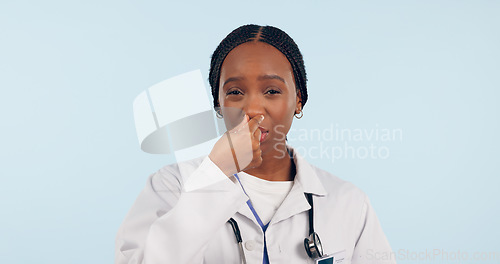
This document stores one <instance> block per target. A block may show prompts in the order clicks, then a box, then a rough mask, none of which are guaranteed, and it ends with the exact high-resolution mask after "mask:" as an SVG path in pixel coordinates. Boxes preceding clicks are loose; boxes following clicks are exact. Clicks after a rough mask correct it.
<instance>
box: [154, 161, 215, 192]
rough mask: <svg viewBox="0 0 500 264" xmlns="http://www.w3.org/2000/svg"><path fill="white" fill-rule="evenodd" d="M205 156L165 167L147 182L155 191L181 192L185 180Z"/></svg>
mask: <svg viewBox="0 0 500 264" xmlns="http://www.w3.org/2000/svg"><path fill="white" fill-rule="evenodd" d="M206 158H207V156H201V157H198V158H194V159H191V160H187V161H182V162H178V163H173V164H169V165H165V166H163V167H162V168H160V169H159V170H158V171H156V172H155V173H153V174H152V175H151V176H150V177H149V182H150V184H151V186H152V187H153V188H154V189H155V190H161V189H165V188H167V189H169V190H172V189H176V190H179V191H180V190H181V189H182V187H183V185H184V182H185V180H186V179H187V178H188V176H189V175H191V174H192V173H193V172H194V171H195V170H196V169H197V168H198V167H200V165H201V163H202V162H203V161H204V160H205V159H206Z"/></svg>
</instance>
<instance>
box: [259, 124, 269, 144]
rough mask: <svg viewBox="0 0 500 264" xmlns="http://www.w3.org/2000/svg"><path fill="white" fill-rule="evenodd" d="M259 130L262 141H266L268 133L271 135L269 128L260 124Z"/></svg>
mask: <svg viewBox="0 0 500 264" xmlns="http://www.w3.org/2000/svg"><path fill="white" fill-rule="evenodd" d="M259 130H260V142H262V141H264V140H265V139H266V137H267V135H269V130H267V129H265V128H263V127H261V126H259Z"/></svg>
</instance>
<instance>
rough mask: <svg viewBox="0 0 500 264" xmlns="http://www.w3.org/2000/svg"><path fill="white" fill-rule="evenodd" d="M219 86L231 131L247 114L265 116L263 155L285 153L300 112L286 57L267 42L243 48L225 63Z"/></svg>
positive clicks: (220, 99) (261, 127)
mask: <svg viewBox="0 0 500 264" xmlns="http://www.w3.org/2000/svg"><path fill="white" fill-rule="evenodd" d="M219 83H220V85H219V104H220V105H221V107H222V114H223V115H224V122H225V123H226V127H227V128H228V130H229V129H231V128H233V127H234V126H236V125H237V124H238V123H239V122H241V120H242V117H243V115H244V114H245V113H246V114H247V115H248V116H249V118H253V117H255V116H258V115H264V121H262V123H261V124H260V127H259V129H260V130H261V131H262V132H263V134H265V133H268V134H267V135H266V136H265V138H264V140H263V141H261V144H260V146H261V151H262V155H263V156H264V155H265V154H266V153H273V152H278V151H282V150H284V146H285V136H286V134H287V133H288V131H289V130H290V127H291V125H292V120H293V115H294V114H295V113H296V110H298V109H300V97H299V95H298V93H297V92H296V88H295V81H294V76H293V71H292V67H291V65H290V63H289V62H288V60H287V58H286V57H285V55H283V54H282V53H281V52H280V51H278V50H277V49H276V48H274V47H273V46H271V45H269V44H266V43H263V42H246V43H244V44H241V45H239V46H237V47H236V48H234V49H233V50H232V51H231V52H229V54H228V55H227V57H226V59H225V60H224V63H223V64H222V67H221V75H220V80H219ZM235 110H236V111H235ZM242 111H243V113H242ZM276 155H280V156H282V154H278V153H276Z"/></svg>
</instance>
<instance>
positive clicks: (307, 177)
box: [271, 145, 327, 224]
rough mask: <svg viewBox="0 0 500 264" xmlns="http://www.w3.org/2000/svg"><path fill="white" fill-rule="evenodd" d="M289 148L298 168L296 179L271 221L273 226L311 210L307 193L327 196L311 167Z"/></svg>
mask: <svg viewBox="0 0 500 264" xmlns="http://www.w3.org/2000/svg"><path fill="white" fill-rule="evenodd" d="M287 147H288V149H290V150H291V151H292V153H293V154H292V155H293V160H294V163H295V167H296V174H295V179H294V183H293V187H292V189H291V190H290V193H289V194H288V195H287V197H286V198H285V200H284V201H283V203H282V204H281V205H280V207H279V208H278V210H277V211H276V213H275V214H274V216H273V218H272V219H271V224H273V223H277V222H279V221H282V220H285V219H287V218H289V217H291V216H294V215H296V214H299V213H302V212H304V211H307V210H309V209H310V208H311V206H310V205H309V202H308V201H307V198H306V196H305V193H312V194H314V195H315V196H325V195H326V194H327V193H326V190H325V188H324V187H323V184H322V183H321V181H320V180H319V178H318V176H317V175H316V172H315V171H314V169H313V168H312V167H311V165H310V164H309V163H308V162H307V161H305V160H304V159H303V158H302V157H301V156H300V155H299V154H298V153H297V152H296V151H295V150H294V149H293V148H292V147H291V146H288V145H287Z"/></svg>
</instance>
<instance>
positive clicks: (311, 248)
mask: <svg viewBox="0 0 500 264" xmlns="http://www.w3.org/2000/svg"><path fill="white" fill-rule="evenodd" d="M305 195H306V198H307V201H308V202H309V205H311V209H309V236H308V237H306V238H305V239H304V247H305V249H306V252H307V255H308V256H309V257H310V258H312V259H313V260H315V259H318V258H321V257H323V256H324V255H323V246H322V245H321V240H320V239H319V235H318V234H317V233H316V232H314V211H313V208H314V207H313V197H312V194H310V193H306V194H305ZM228 223H229V224H231V227H232V228H233V231H234V236H235V237H236V242H238V247H239V250H240V256H241V262H242V263H243V264H246V263H247V260H246V258H245V252H244V251H243V245H242V243H243V242H242V239H241V233H240V229H239V227H238V223H236V220H234V219H233V218H231V219H229V220H228Z"/></svg>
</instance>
